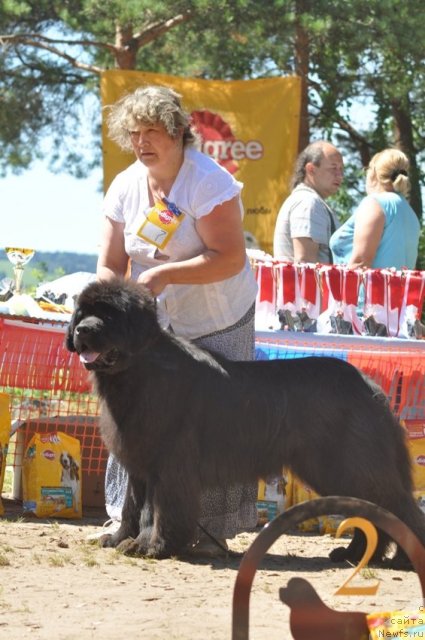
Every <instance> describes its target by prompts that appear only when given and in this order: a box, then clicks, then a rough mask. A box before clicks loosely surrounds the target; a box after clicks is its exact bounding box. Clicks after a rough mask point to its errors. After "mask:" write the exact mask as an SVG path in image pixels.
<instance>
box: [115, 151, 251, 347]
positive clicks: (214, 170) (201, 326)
mask: <svg viewBox="0 0 425 640" xmlns="http://www.w3.org/2000/svg"><path fill="white" fill-rule="evenodd" d="M241 189H242V184H241V183H240V182H237V181H236V180H235V179H234V178H233V176H232V175H231V174H230V173H228V171H226V170H225V169H224V168H222V167H221V166H220V165H219V164H217V162H215V161H214V160H213V159H212V158H210V157H209V156H206V155H205V154H203V153H201V152H200V151H197V150H196V149H194V148H192V147H188V148H186V149H185V157H184V162H183V165H182V166H181V168H180V171H179V173H178V175H177V178H176V180H175V182H174V184H173V186H172V188H171V191H170V193H169V195H168V200H169V201H171V202H173V203H174V204H175V205H177V207H178V208H179V209H180V211H182V212H183V213H184V214H185V217H184V219H183V221H182V222H181V224H180V225H179V227H178V228H177V230H176V232H175V233H174V235H173V236H172V237H171V239H170V240H169V242H168V243H167V245H166V247H164V248H163V249H161V250H160V249H158V248H157V247H155V246H154V245H151V244H149V243H148V242H146V241H144V240H142V239H141V238H139V237H138V236H137V235H136V231H137V230H138V229H139V228H140V226H141V224H142V222H143V221H144V220H145V212H146V211H147V210H148V209H149V195H148V183H147V169H146V167H145V166H144V165H143V163H141V162H140V161H139V160H137V161H136V162H134V163H133V164H132V165H130V166H129V167H128V168H127V169H125V170H124V171H122V172H121V173H119V174H118V175H117V176H116V177H115V179H114V180H113V182H112V183H111V186H110V187H109V189H108V191H107V193H106V195H105V198H104V202H103V212H104V214H105V215H106V216H108V217H109V218H111V220H115V221H117V222H120V223H122V224H123V225H124V241H125V249H126V252H127V254H128V256H129V257H130V261H131V277H132V278H133V279H136V278H137V277H138V276H139V275H140V273H142V272H143V271H145V270H146V269H149V268H150V267H153V266H156V265H159V264H164V261H170V262H176V261H180V260H187V259H189V258H192V257H194V256H197V255H199V254H201V253H203V252H204V251H205V249H206V247H205V245H204V244H203V242H202V240H201V238H200V236H199V235H198V233H197V231H196V227H195V221H196V220H198V219H199V218H202V217H203V216H205V215H208V214H209V213H211V211H212V209H214V207H215V206H217V205H219V204H222V203H223V202H227V201H228V200H230V199H231V198H234V197H235V196H236V195H238V194H239V195H240V192H241ZM241 216H243V208H242V203H241ZM256 293H257V284H256V282H255V278H254V275H253V273H252V270H251V268H250V264H249V261H248V258H247V260H246V263H245V267H244V269H243V270H242V271H241V272H240V273H238V274H237V275H235V276H232V277H231V278H227V279H226V280H222V281H220V282H213V283H208V284H197V285H194V284H190V285H183V284H178V285H167V286H166V287H165V289H164V291H163V292H162V293H161V295H160V296H159V299H158V311H159V313H160V318H161V322H162V324H163V325H164V326H168V325H171V326H172V328H173V330H174V332H175V333H176V334H177V335H179V336H183V337H185V338H189V339H195V338H199V337H200V336H204V335H206V334H209V333H212V332H214V331H220V330H222V329H225V328H227V327H229V326H231V325H233V324H235V322H237V321H238V320H239V319H240V318H242V317H243V316H244V315H245V313H246V312H247V311H248V309H249V308H250V307H251V305H252V304H253V303H254V301H255V297H256Z"/></svg>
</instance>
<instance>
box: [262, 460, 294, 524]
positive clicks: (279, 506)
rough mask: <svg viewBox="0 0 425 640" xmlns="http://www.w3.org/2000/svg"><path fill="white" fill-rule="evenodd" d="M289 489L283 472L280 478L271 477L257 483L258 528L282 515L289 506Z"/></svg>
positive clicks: (286, 477)
mask: <svg viewBox="0 0 425 640" xmlns="http://www.w3.org/2000/svg"><path fill="white" fill-rule="evenodd" d="M290 494H291V489H290V486H289V484H288V474H287V473H286V472H285V471H283V472H282V475H281V476H273V477H270V478H267V479H266V480H259V482H258V497H257V513H258V521H257V524H258V525H259V526H261V525H265V524H267V523H268V522H271V521H272V520H273V519H274V518H276V516H278V515H279V514H281V513H283V512H284V511H285V509H287V508H288V507H289V506H290V505H289V496H290Z"/></svg>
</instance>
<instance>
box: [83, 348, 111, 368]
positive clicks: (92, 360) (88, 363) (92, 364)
mask: <svg viewBox="0 0 425 640" xmlns="http://www.w3.org/2000/svg"><path fill="white" fill-rule="evenodd" d="M79 356H80V361H81V362H82V363H83V365H84V366H85V368H86V369H88V370H90V371H92V370H94V369H96V370H100V369H110V368H111V367H113V366H114V365H115V364H116V362H117V360H118V358H119V351H118V349H115V348H114V349H111V350H110V351H108V352H106V353H101V352H100V351H91V350H89V349H83V350H82V351H81V352H80V353H79Z"/></svg>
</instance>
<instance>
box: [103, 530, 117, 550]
mask: <svg viewBox="0 0 425 640" xmlns="http://www.w3.org/2000/svg"><path fill="white" fill-rule="evenodd" d="M98 542H99V545H100V546H101V547H103V548H104V549H106V548H107V547H116V546H117V545H118V544H119V540H118V541H117V540H115V534H111V533H104V534H103V536H100V538H99V540H98Z"/></svg>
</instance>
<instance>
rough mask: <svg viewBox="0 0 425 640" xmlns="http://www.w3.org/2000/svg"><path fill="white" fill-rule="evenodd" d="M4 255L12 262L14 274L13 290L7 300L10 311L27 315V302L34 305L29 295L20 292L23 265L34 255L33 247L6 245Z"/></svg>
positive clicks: (31, 305)
mask: <svg viewBox="0 0 425 640" xmlns="http://www.w3.org/2000/svg"><path fill="white" fill-rule="evenodd" d="M5 251H6V255H7V257H8V259H9V261H10V262H11V263H12V264H13V273H14V276H15V292H14V294H13V296H12V297H11V298H10V299H9V300H8V306H9V309H10V312H11V313H13V314H17V315H29V311H28V308H27V307H28V304H29V306H30V308H31V307H33V306H34V300H33V299H32V298H31V296H28V295H26V294H23V293H22V277H23V275H24V268H25V265H27V264H28V262H29V261H30V260H31V259H32V258H33V257H34V254H35V250H34V249H24V248H20V247H19V248H16V247H6V248H5Z"/></svg>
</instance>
